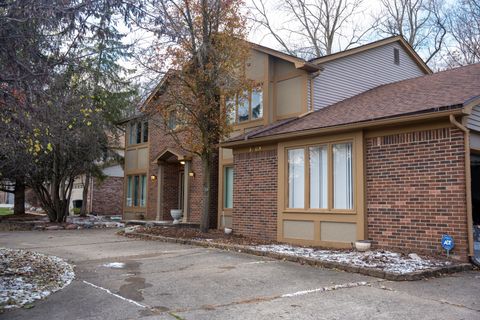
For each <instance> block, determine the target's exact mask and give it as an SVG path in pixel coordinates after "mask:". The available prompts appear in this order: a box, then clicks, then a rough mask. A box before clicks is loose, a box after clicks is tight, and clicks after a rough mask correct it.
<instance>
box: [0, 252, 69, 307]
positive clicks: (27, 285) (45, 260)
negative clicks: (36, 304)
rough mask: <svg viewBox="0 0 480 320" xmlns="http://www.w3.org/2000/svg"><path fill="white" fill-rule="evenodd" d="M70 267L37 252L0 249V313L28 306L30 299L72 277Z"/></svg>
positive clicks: (66, 281) (65, 282)
mask: <svg viewBox="0 0 480 320" xmlns="http://www.w3.org/2000/svg"><path fill="white" fill-rule="evenodd" d="M74 277H75V273H74V272H73V266H72V265H70V264H69V263H67V262H66V261H65V260H63V259H61V258H58V257H55V256H47V255H44V254H41V253H37V252H32V251H26V250H15V249H7V248H0V312H1V311H3V310H4V309H10V308H16V307H21V306H23V307H25V308H32V307H33V304H32V302H33V301H35V300H38V299H43V298H45V297H47V296H48V295H50V294H52V293H53V292H55V291H58V290H60V289H62V288H64V287H65V286H67V285H68V284H70V282H71V281H72V280H73V279H74Z"/></svg>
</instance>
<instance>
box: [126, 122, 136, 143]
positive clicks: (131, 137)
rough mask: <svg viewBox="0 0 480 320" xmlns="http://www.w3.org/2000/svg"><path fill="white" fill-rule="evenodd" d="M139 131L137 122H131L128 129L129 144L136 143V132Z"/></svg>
mask: <svg viewBox="0 0 480 320" xmlns="http://www.w3.org/2000/svg"><path fill="white" fill-rule="evenodd" d="M136 132H137V124H136V123H135V122H130V125H129V130H128V144H135V141H136V139H135V133H136Z"/></svg>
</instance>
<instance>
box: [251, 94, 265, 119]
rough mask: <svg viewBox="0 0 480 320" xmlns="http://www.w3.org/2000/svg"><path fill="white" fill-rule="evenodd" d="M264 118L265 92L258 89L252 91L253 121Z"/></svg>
mask: <svg viewBox="0 0 480 320" xmlns="http://www.w3.org/2000/svg"><path fill="white" fill-rule="evenodd" d="M262 117H263V92H262V88H261V87H259V88H256V89H254V90H253V91H252V119H260V118H262Z"/></svg>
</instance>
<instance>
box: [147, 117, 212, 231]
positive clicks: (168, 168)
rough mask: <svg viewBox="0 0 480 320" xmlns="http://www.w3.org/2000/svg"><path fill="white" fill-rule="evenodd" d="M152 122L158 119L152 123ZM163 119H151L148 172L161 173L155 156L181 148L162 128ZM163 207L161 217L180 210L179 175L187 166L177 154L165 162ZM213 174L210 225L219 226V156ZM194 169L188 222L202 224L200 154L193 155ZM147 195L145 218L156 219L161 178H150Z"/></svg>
mask: <svg viewBox="0 0 480 320" xmlns="http://www.w3.org/2000/svg"><path fill="white" fill-rule="evenodd" d="M152 122H155V124H154V123H152ZM159 124H161V120H159V119H156V118H155V117H153V118H152V119H151V120H150V125H149V128H150V131H149V168H148V171H149V172H148V175H149V176H151V175H156V176H157V175H158V168H159V166H158V163H156V162H155V159H156V158H157V157H158V156H159V154H160V153H161V152H163V151H164V150H166V149H167V148H173V149H175V150H180V148H179V146H178V144H177V143H176V142H175V141H174V140H173V139H172V137H171V136H169V135H168V134H166V133H165V131H164V130H162V128H161V126H159ZM163 165H164V169H163V173H164V174H163V186H164V188H163V194H162V197H163V199H162V200H163V208H162V213H163V214H162V217H160V219H162V220H172V218H171V216H170V210H171V209H178V207H179V203H178V199H179V192H180V188H179V181H180V180H179V175H180V172H181V171H183V170H184V166H183V165H181V164H180V163H179V162H178V161H177V160H176V157H172V159H169V160H168V161H167V162H166V163H165V162H164V163H163ZM211 170H212V173H213V174H212V175H211V179H212V180H211V194H212V197H211V198H212V200H211V201H210V208H211V209H210V213H211V215H210V226H211V227H212V228H215V227H216V224H217V219H216V217H217V195H218V193H217V192H218V188H217V185H218V174H217V172H218V158H217V156H215V159H214V160H213V161H212V169H211ZM191 171H192V172H193V173H194V176H193V177H189V181H190V186H189V203H190V205H189V212H190V213H189V219H188V220H189V221H188V222H191V223H200V215H201V212H202V199H203V197H202V164H201V160H200V159H199V158H198V156H194V157H193V159H192V161H191ZM147 184H148V198H147V215H146V217H145V219H147V220H155V219H156V215H157V201H158V181H157V180H155V181H152V180H151V179H150V178H149V177H148V182H147Z"/></svg>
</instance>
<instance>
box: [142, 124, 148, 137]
mask: <svg viewBox="0 0 480 320" xmlns="http://www.w3.org/2000/svg"><path fill="white" fill-rule="evenodd" d="M143 142H148V122H144V123H143Z"/></svg>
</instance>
